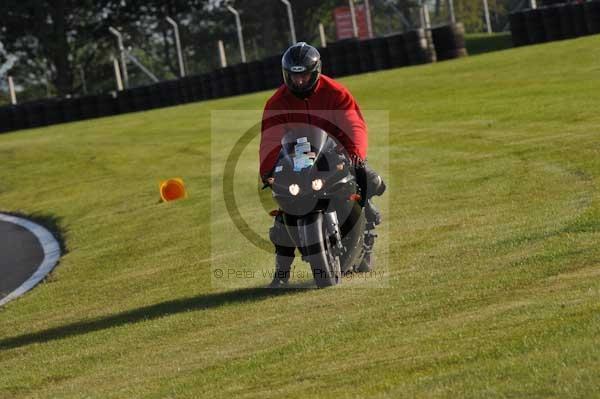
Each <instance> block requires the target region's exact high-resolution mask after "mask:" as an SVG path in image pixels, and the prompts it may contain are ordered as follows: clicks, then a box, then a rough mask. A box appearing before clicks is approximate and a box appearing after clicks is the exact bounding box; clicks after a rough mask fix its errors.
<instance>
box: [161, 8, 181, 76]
mask: <svg viewBox="0 0 600 399" xmlns="http://www.w3.org/2000/svg"><path fill="white" fill-rule="evenodd" d="M166 20H167V22H168V23H169V24H171V26H172V27H173V31H174V32H175V46H177V58H178V60H179V75H180V76H181V77H182V78H183V77H185V68H184V66H183V54H182V53H181V42H180V41H179V25H177V22H175V20H174V19H173V18H171V17H167V18H166Z"/></svg>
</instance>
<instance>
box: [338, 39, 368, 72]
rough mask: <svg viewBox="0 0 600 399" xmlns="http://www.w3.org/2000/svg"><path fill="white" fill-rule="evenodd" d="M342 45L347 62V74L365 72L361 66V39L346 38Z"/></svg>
mask: <svg viewBox="0 0 600 399" xmlns="http://www.w3.org/2000/svg"><path fill="white" fill-rule="evenodd" d="M342 46H343V51H344V60H345V64H346V74H347V75H356V74H358V73H361V72H363V71H362V67H361V56H360V55H361V53H360V41H359V40H356V39H348V40H344V41H343V44H342ZM367 62H369V61H367Z"/></svg>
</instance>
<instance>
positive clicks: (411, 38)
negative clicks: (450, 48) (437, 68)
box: [404, 29, 437, 65]
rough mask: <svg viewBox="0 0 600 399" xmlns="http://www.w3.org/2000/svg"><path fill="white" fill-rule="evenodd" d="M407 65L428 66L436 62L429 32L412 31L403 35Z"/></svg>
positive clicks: (421, 30)
mask: <svg viewBox="0 0 600 399" xmlns="http://www.w3.org/2000/svg"><path fill="white" fill-rule="evenodd" d="M404 46H405V48H406V55H407V56H408V63H409V65H419V64H429V63H432V62H435V61H436V60H437V57H436V54H435V47H434V45H433V38H432V36H431V31H428V30H425V29H414V30H411V31H408V32H406V33H405V34H404Z"/></svg>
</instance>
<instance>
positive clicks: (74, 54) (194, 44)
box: [0, 0, 514, 98]
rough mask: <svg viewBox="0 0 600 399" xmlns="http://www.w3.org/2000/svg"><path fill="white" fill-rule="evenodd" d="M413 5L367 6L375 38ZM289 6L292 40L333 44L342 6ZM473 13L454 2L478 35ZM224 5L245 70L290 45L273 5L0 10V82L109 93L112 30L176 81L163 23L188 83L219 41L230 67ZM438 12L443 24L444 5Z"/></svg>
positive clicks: (48, 90)
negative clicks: (177, 42)
mask: <svg viewBox="0 0 600 399" xmlns="http://www.w3.org/2000/svg"><path fill="white" fill-rule="evenodd" d="M419 1H420V0H371V6H372V9H373V14H374V15H373V21H374V25H375V26H374V29H375V32H376V33H377V34H385V33H390V32H392V31H398V30H403V29H406V28H407V26H406V25H414V26H416V25H418V21H417V19H418V15H417V14H416V13H415V10H417V9H418V8H417V7H418V5H419ZM496 1H497V0H490V4H491V5H492V10H494V6H495V7H496V8H495V9H496V10H498V9H500V10H502V11H503V9H504V8H505V5H503V4H500V3H499V2H498V3H496ZM498 1H499V0H498ZM505 1H510V0H505ZM513 1H514V0H513ZM291 2H292V5H293V11H294V22H295V28H296V34H297V38H298V40H304V41H309V42H313V43H316V44H318V43H319V34H318V24H319V22H321V23H323V24H324V25H325V28H326V31H327V36H328V39H329V40H333V39H334V37H335V26H334V22H333V18H332V10H333V9H334V8H335V7H337V6H342V5H347V4H348V2H347V1H346V0H292V1H291ZM479 3H481V0H455V8H456V9H457V11H458V12H459V13H460V15H461V19H466V20H467V22H468V24H470V25H467V28H473V29H479V28H481V27H482V26H483V25H482V22H481V21H482V16H481V15H480V14H481V7H478V6H477V4H479ZM226 4H231V5H232V6H234V7H235V8H236V9H237V10H239V11H240V14H241V19H242V25H243V30H244V38H245V47H246V53H247V58H248V59H249V60H252V59H257V58H262V57H264V56H267V55H272V54H277V53H281V51H282V50H283V49H284V48H285V47H286V46H287V45H288V44H289V43H290V36H289V27H288V20H287V11H286V8H285V6H284V5H283V4H282V3H281V2H280V1H279V0H236V1H235V2H234V1H226V0H160V1H157V0H144V1H139V0H2V2H0V15H1V16H2V18H1V20H0V75H2V74H4V75H6V74H10V75H12V76H15V78H16V83H17V84H18V85H19V87H20V88H21V89H22V91H23V93H22V95H23V96H24V97H29V98H43V97H51V96H60V97H64V96H72V95H82V94H85V93H100V92H107V91H110V90H114V88H115V82H114V70H113V64H112V57H113V56H118V50H117V46H116V41H115V37H114V36H112V35H111V34H110V33H109V30H108V28H109V27H110V26H113V27H115V28H117V29H118V30H119V31H120V32H122V33H123V35H124V38H125V40H124V42H125V46H126V47H131V53H132V54H134V55H135V56H136V57H137V58H138V59H140V60H141V62H142V63H143V64H144V65H146V66H147V67H148V68H149V69H150V70H151V71H152V72H153V73H154V74H155V75H156V76H158V77H159V79H171V78H175V77H177V76H178V71H179V67H178V62H177V55H176V53H175V46H174V37H173V31H172V27H171V26H170V25H169V24H168V23H167V22H166V21H165V18H166V17H167V16H169V17H171V18H173V19H174V20H176V21H177V22H178V23H179V29H180V36H181V42H182V45H183V53H184V61H185V65H186V69H187V71H188V73H190V74H197V73H202V72H206V71H209V70H212V69H214V68H216V67H218V62H219V60H218V57H217V54H218V53H217V41H218V40H223V41H224V43H225V47H226V52H227V55H228V57H229V61H230V63H236V62H239V52H238V43H237V34H236V29H235V20H234V17H233V15H232V14H231V13H229V12H228V11H227V10H226V8H225V5H226ZM434 4H435V5H434V7H432V8H434V10H435V13H436V15H439V14H440V9H443V8H444V5H445V4H446V3H445V0H436V3H434ZM469 21H471V22H469ZM499 23H500V22H498V24H499ZM479 25H481V26H479ZM129 70H130V84H131V86H136V85H141V84H145V83H148V78H147V77H146V76H145V75H144V74H143V73H141V72H140V71H139V70H137V69H135V68H133V67H131V68H130V69H129ZM1 78H2V85H1V86H0V88H1V87H2V86H6V85H5V82H4V81H5V78H4V76H2V77H1Z"/></svg>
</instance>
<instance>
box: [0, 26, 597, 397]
mask: <svg viewBox="0 0 600 399" xmlns="http://www.w3.org/2000/svg"><path fill="white" fill-rule="evenodd" d="M598 40H599V39H598V37H597V36H596V37H587V38H582V39H577V40H572V41H563V42H557V43H550V44H545V45H540V46H531V47H526V48H518V49H512V50H507V51H502V52H497V53H489V54H484V55H479V56H474V57H471V58H467V59H461V60H457V61H450V62H444V63H439V64H434V65H427V66H419V67H412V68H404V69H399V70H391V71H385V72H381V73H375V74H367V75H362V76H355V77H350V78H347V79H343V83H344V84H346V85H347V86H348V87H349V88H350V89H351V90H352V92H353V93H354V94H355V96H356V97H357V99H358V101H359V102H360V104H361V106H362V108H363V109H365V110H387V111H389V143H390V146H389V148H385V149H382V148H380V147H378V145H379V146H381V145H382V144H381V143H379V142H378V140H379V139H378V136H377V132H376V129H374V130H373V131H372V132H371V134H372V143H371V146H372V148H371V151H372V152H373V153H375V154H376V153H378V152H379V153H381V152H382V151H385V152H386V153H387V154H388V155H389V172H388V173H389V175H387V176H384V177H385V178H386V180H387V182H388V186H389V187H390V190H389V193H387V194H386V196H388V197H387V198H388V201H389V209H388V210H387V212H386V213H385V214H384V218H385V219H384V223H385V226H386V229H384V231H385V234H386V235H387V239H388V243H389V246H388V250H386V251H385V252H384V253H382V255H381V260H382V261H384V263H386V264H387V268H388V276H387V278H388V284H387V287H386V288H367V289H360V288H361V283H360V282H356V281H352V282H348V281H345V282H344V284H343V285H342V287H340V288H334V289H325V290H314V289H296V290H289V291H287V290H286V291H283V292H276V293H272V292H269V291H267V290H261V289H255V288H252V287H253V286H258V285H260V284H258V283H256V284H254V283H252V282H251V283H250V284H248V286H247V287H245V288H239V287H227V286H225V287H220V286H216V285H215V284H213V280H212V279H211V270H212V268H214V267H215V266H219V265H220V263H221V262H222V259H224V257H225V256H226V255H231V253H234V251H236V249H237V248H236V247H235V246H234V245H231V247H230V248H229V249H222V247H223V245H214V243H215V242H216V243H221V244H222V243H226V242H227V240H228V239H229V237H230V234H232V233H231V232H230V231H229V230H227V229H226V228H223V229H220V228H218V227H217V228H215V226H212V227H211V225H210V224H211V220H213V221H214V215H212V214H211V206H209V205H210V204H211V183H212V182H213V180H215V178H214V173H215V169H214V168H211V159H217V160H218V162H222V161H223V158H224V157H225V156H226V154H225V153H220V152H219V148H220V146H219V145H215V143H211V121H210V116H211V111H213V110H256V109H261V108H262V106H263V104H264V102H265V100H266V98H267V96H268V95H269V93H266V92H265V93H258V94H255V95H249V96H243V97H236V98H230V99H224V100H219V101H211V102H204V103H197V104H190V105H185V106H180V107H174V108H168V109H161V110H155V111H152V112H144V113H136V114H129V115H124V116H119V117H113V118H105V119H98V120H91V121H85V122H80V123H72V124H66V125H59V126H53V127H48V128H44V129H36V130H31V131H23V132H16V133H11V134H5V135H1V136H0V211H5V212H7V211H9V212H20V213H22V214H26V215H30V216H33V217H36V218H38V219H39V220H46V221H48V223H56V224H57V225H58V226H60V228H61V229H62V234H63V236H64V240H65V245H66V248H67V251H68V252H67V253H66V254H65V255H64V256H63V258H62V259H61V262H60V264H59V266H58V267H57V269H56V270H55V271H54V272H53V273H52V275H51V276H50V277H49V278H48V279H47V280H46V281H45V282H44V283H43V284H41V285H40V286H38V287H37V288H36V289H35V290H33V291H31V292H30V293H28V294H26V295H25V296H24V297H22V298H20V299H18V300H16V301H14V302H11V303H10V304H8V305H7V306H6V307H4V308H3V309H0V398H2V399H9V398H102V399H106V398H136V397H144V398H197V397H206V398H231V397H244V398H249V397H260V398H281V397H297V398H304V397H322V398H362V397H379V398H384V397H389V398H396V397H452V398H457V397H459V398H462V397H466V398H471V397H485V398H488V397H515V398H521V397H561V398H562V397H598V396H600V385H599V384H598V381H600V346H599V345H598V336H599V334H600V245H598V244H599V242H600V191H599V189H598V184H599V183H600V179H599V176H600V113H599V112H598V104H600V79H599V76H600V50H598ZM235 120H236V117H235V114H232V121H233V122H234V123H235ZM369 123H370V124H372V125H375V126H377V124H378V123H382V121H378V120H371V121H369ZM232 137H233V136H232ZM219 140H222V143H223V145H225V144H226V143H227V141H228V136H222V137H220V138H219ZM219 143H220V142H219ZM217 144H218V143H217ZM255 150H256V142H253V143H251V145H250V147H249V148H248V152H249V154H252V153H254V151H255ZM254 159H255V161H254V162H257V161H256V158H254ZM219 160H220V161H219ZM373 162H377V160H373ZM218 165H220V164H218ZM252 165H255V163H253V164H252ZM252 165H251V164H245V163H243V164H242V166H246V169H247V170H246V172H245V173H248V176H253V174H254V171H253V169H252V167H253V166H252ZM213 166H214V165H213ZM217 172H218V170H217ZM174 176H180V177H182V178H183V179H184V180H185V181H186V184H187V186H188V189H189V199H187V200H185V201H179V202H173V203H168V204H164V203H158V190H157V185H158V181H159V180H160V179H163V178H168V177H174ZM211 176H212V177H213V178H211ZM247 180H248V181H242V180H239V182H240V186H241V190H242V191H243V190H247V192H248V193H255V192H256V183H257V181H256V177H254V178H252V177H250V178H249V179H247ZM251 210H252V209H250V211H251ZM244 211H248V209H244ZM223 220H225V219H223ZM257 223H259V224H260V225H261V226H264V227H265V228H266V226H268V225H269V223H270V220H269V219H268V217H266V216H265V215H264V213H263V214H262V215H261V219H260V220H257ZM264 233H265V237H266V230H265V231H264ZM211 236H212V237H211ZM211 242H212V243H213V244H212V247H211ZM211 248H212V251H211ZM243 256H244V255H243V254H242V253H240V257H243ZM262 258H263V259H264V264H265V265H266V267H270V266H271V264H272V257H271V256H270V255H268V254H263V255H262ZM299 267H300V266H299ZM344 287H346V288H344Z"/></svg>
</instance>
